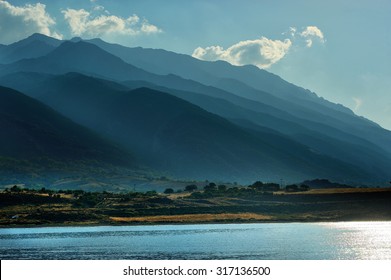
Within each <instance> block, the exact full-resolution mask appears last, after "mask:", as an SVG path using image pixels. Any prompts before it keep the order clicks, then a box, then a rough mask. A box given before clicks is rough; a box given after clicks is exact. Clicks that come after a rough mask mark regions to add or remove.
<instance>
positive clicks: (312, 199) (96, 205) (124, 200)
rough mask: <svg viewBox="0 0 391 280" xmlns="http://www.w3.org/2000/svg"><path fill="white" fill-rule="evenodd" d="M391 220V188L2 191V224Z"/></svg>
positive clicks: (0, 223) (0, 218) (0, 210)
mask: <svg viewBox="0 0 391 280" xmlns="http://www.w3.org/2000/svg"><path fill="white" fill-rule="evenodd" d="M364 220H366V221H368V220H370V221H373V220H376V221H380V220H382V221H384V220H387V221H388V220H391V189H389V188H365V189H364V188H344V189H341V188H339V189H338V188H337V189H314V190H308V191H304V192H284V191H277V192H260V191H256V190H252V189H248V188H232V189H228V190H224V191H217V190H216V191H212V192H204V191H199V192H193V193H191V192H183V193H180V194H178V193H175V194H169V195H166V194H158V193H156V192H147V193H137V192H134V193H123V194H120V193H107V192H102V193H98V192H95V193H89V192H82V191H81V192H77V191H76V192H72V191H67V192H62V193H57V192H52V191H48V192H44V191H40V192H37V191H31V190H29V191H26V190H18V191H17V192H11V191H8V192H0V226H1V227H18V226H43V225H45V226H48V225H49V226H50V225H53V226H59V225H127V224H168V223H242V222H299V221H300V222H314V221H364Z"/></svg>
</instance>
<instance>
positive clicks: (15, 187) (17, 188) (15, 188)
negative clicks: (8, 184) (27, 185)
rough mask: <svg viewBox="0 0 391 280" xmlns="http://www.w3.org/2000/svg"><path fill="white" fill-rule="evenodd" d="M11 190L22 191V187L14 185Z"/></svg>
mask: <svg viewBox="0 0 391 280" xmlns="http://www.w3.org/2000/svg"><path fill="white" fill-rule="evenodd" d="M10 191H11V192H20V191H22V189H21V188H19V187H18V186H17V185H14V186H13V187H12V188H11V189H10Z"/></svg>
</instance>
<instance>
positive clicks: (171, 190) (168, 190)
mask: <svg viewBox="0 0 391 280" xmlns="http://www.w3.org/2000/svg"><path fill="white" fill-rule="evenodd" d="M164 193H165V194H171V193H174V190H173V189H172V188H167V189H165V190H164Z"/></svg>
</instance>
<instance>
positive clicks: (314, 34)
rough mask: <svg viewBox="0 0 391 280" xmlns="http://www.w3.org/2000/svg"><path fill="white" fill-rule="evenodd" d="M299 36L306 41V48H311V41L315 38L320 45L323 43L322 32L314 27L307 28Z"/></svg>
mask: <svg viewBox="0 0 391 280" xmlns="http://www.w3.org/2000/svg"><path fill="white" fill-rule="evenodd" d="M300 36H301V37H303V38H305V39H306V43H307V47H309V48H310V47H312V42H313V41H312V40H313V39H314V38H317V39H318V40H319V41H320V42H321V43H324V42H325V39H324V35H323V32H322V31H321V30H320V29H319V28H318V27H316V26H307V27H306V28H305V29H304V31H303V32H301V33H300Z"/></svg>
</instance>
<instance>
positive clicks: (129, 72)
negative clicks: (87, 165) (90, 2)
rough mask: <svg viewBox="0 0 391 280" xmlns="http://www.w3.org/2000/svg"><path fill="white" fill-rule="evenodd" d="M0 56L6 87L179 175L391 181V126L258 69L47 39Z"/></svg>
mask: <svg viewBox="0 0 391 280" xmlns="http://www.w3.org/2000/svg"><path fill="white" fill-rule="evenodd" d="M40 46H41V47H42V46H44V47H42V48H41V47H40ZM38 50H40V51H38ZM0 63H2V65H0V85H4V86H8V87H11V88H15V89H17V90H19V91H22V92H23V93H25V94H27V95H29V96H31V97H33V98H36V99H38V100H40V101H41V102H43V103H45V104H47V105H49V106H51V107H52V108H53V109H54V110H56V111H57V112H59V113H61V114H62V115H64V116H66V117H68V118H70V119H72V120H73V121H74V122H76V123H78V124H81V125H83V126H86V127H88V128H89V129H91V130H94V132H95V133H97V134H99V135H100V136H99V137H104V138H108V139H110V141H112V142H114V143H117V144H118V145H120V146H122V147H125V148H126V149H127V150H128V151H129V152H131V153H132V154H133V152H134V154H135V155H136V158H137V161H138V162H140V163H142V164H148V165H150V166H152V167H153V168H156V169H158V170H162V171H164V172H169V173H170V174H172V175H173V176H175V177H179V178H189V179H191V178H196V179H219V180H224V179H227V180H231V181H235V180H236V181H241V182H249V181H251V180H256V179H260V180H264V181H265V180H266V181H276V180H279V179H280V178H281V177H283V178H286V179H287V180H288V181H294V180H296V181H300V180H301V181H303V180H305V179H310V178H316V177H317V178H329V179H331V180H334V181H336V180H338V181H346V182H349V183H350V182H353V183H354V182H357V183H358V182H361V183H379V182H385V181H387V180H388V179H389V177H390V176H391V170H390V169H389V166H391V146H390V145H389V143H390V141H391V132H390V131H387V130H385V129H382V128H381V127H380V126H378V125H377V124H375V123H373V122H371V121H368V120H366V119H363V118H360V117H357V116H356V115H354V113H353V112H352V111H351V110H349V109H347V108H345V107H342V106H341V105H337V104H333V103H331V102H329V101H327V100H324V99H322V98H319V97H317V96H316V94H314V93H311V92H310V91H308V90H304V89H302V88H299V87H297V86H295V85H293V84H290V83H288V82H286V81H284V80H282V79H281V78H280V77H278V76H276V75H273V74H271V73H268V72H267V71H264V70H260V69H258V68H256V67H254V66H243V67H237V66H232V65H230V64H229V63H226V62H222V61H218V62H206V61H199V60H197V59H195V58H193V57H190V56H186V55H181V54H176V53H172V52H168V51H164V50H153V49H142V48H127V47H123V46H120V45H115V44H109V43H106V42H104V41H102V40H100V39H92V40H82V39H80V38H75V39H73V40H71V41H60V40H56V39H53V38H50V37H46V36H44V35H40V34H35V35H32V36H30V37H29V38H27V39H25V40H22V41H20V42H17V43H14V44H11V45H8V46H0ZM0 156H1V154H0Z"/></svg>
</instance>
